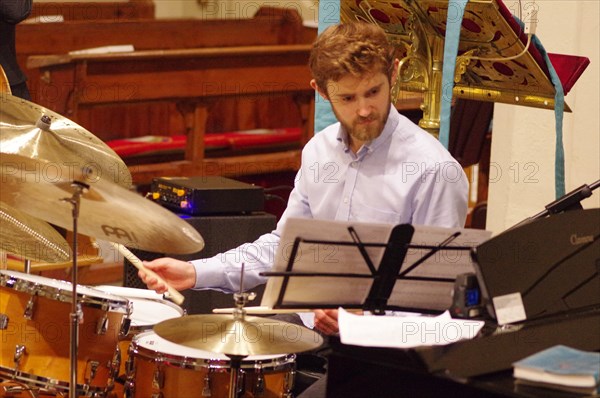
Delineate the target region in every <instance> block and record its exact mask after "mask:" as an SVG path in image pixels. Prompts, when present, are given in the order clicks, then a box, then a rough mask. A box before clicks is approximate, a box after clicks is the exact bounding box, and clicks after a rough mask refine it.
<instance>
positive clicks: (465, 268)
mask: <svg viewBox="0 0 600 398" xmlns="http://www.w3.org/2000/svg"><path fill="white" fill-rule="evenodd" d="M288 227H290V228H288ZM370 227H372V228H373V229H370ZM329 228H333V229H335V230H336V233H334V234H332V236H336V237H338V238H339V239H337V238H334V239H322V238H319V236H323V235H324V236H327V235H328V234H329V233H328V231H329ZM361 229H362V230H363V232H365V233H364V234H363V237H362V238H361V236H360V234H359V231H360V230H361ZM322 231H325V232H322ZM344 233H345V234H346V237H345V238H344V237H343V234H344ZM367 234H371V236H372V237H374V239H375V240H374V241H366V240H365V237H366V235H367ZM311 236H315V238H311ZM428 236H429V238H427V237H428ZM488 237H489V233H488V232H487V231H481V230H465V229H457V228H454V229H451V228H439V227H421V226H413V225H410V224H400V225H383V224H379V225H377V224H367V223H342V222H337V221H321V220H303V219H290V220H288V223H287V224H286V230H284V233H283V234H282V241H281V243H280V249H279V251H278V255H279V257H278V258H277V259H276V262H275V267H274V268H275V270H274V271H272V272H264V273H262V274H261V275H263V276H268V277H270V279H269V281H268V283H267V289H266V291H265V296H263V302H262V304H261V306H265V307H272V308H274V309H300V308H301V309H316V308H338V307H344V308H348V309H363V310H366V311H371V312H372V313H374V314H384V313H385V311H386V310H404V311H418V312H423V313H439V312H443V311H444V310H446V309H448V308H449V307H450V305H451V301H452V297H451V292H452V288H453V286H454V282H455V280H456V276H457V275H458V274H461V273H464V272H474V269H473V268H472V263H471V261H472V260H471V256H470V252H471V251H472V249H473V248H474V247H475V246H476V244H478V243H481V242H483V241H484V240H486V239H487V238H488ZM422 239H425V241H426V243H425V244H420V243H418V241H420V240H422ZM467 242H468V243H467ZM289 244H291V246H289ZM303 245H309V247H310V250H308V252H309V254H310V256H307V254H306V252H304V253H303V252H302V247H303ZM311 245H312V247H311ZM287 248H290V251H289V253H290V254H289V256H288V257H287V259H284V256H283V252H284V251H286V250H287ZM305 249H306V246H305ZM319 250H325V251H328V252H329V253H330V254H332V253H338V254H339V259H337V260H341V261H344V262H347V263H344V264H345V265H342V267H344V266H346V265H347V268H348V272H342V271H340V270H339V268H340V266H339V263H340V261H338V262H335V261H331V262H330V263H329V264H324V265H325V267H327V268H329V270H327V269H326V270H323V266H322V265H319V264H318V263H319V261H313V260H314V259H315V258H316V256H313V255H312V254H313V253H315V252H317V251H319ZM342 250H343V252H342ZM445 251H453V252H462V253H465V256H464V260H467V262H468V263H467V264H462V265H459V266H456V267H453V265H455V264H452V263H451V262H448V261H446V258H445V257H444V256H438V257H437V258H436V255H437V254H440V253H441V252H445ZM325 257H330V260H333V257H334V256H333V255H329V256H325ZM321 258H322V256H320V257H319V259H321ZM451 258H453V259H456V256H452V257H451ZM432 262H433V263H437V264H434V265H436V266H437V267H442V268H446V269H445V271H444V272H435V270H432V269H430V270H427V269H426V268H427V264H429V265H431V263H432ZM334 264H336V265H338V266H337V267H336V266H335V265H334ZM375 264H378V266H376V265H375ZM315 265H316V266H317V267H321V268H320V269H318V270H317V269H316V268H315ZM277 268H279V269H277ZM335 268H338V269H337V270H336V269H335ZM438 269H440V268H438ZM417 270H421V271H424V272H421V274H419V273H418V272H416V271H417ZM432 271H433V272H432ZM306 278H311V279H313V280H315V281H317V282H318V281H319V279H320V280H321V283H325V284H327V283H328V282H331V285H328V287H329V288H328V289H327V291H323V290H325V289H317V288H316V285H313V286H311V282H308V283H307V281H308V279H306ZM329 278H332V279H329ZM295 280H304V283H302V282H300V283H299V284H296V285H295V286H294V285H293V282H294V281H295ZM340 281H346V283H338V282H340ZM317 284H318V283H317ZM415 284H416V285H418V289H419V290H420V297H421V298H422V299H423V300H420V301H419V300H417V301H412V302H409V301H406V300H404V299H403V298H402V290H404V288H406V287H408V286H413V285H415ZM334 286H335V289H333V287H334ZM440 286H442V291H443V293H442V294H441V296H443V299H442V300H439V297H440V293H439V287H440ZM322 287H323V286H322V285H321V288H322ZM313 288H314V289H313ZM307 290H309V291H310V292H307ZM446 293H447V294H446ZM309 296H310V297H309ZM342 297H343V298H342ZM429 298H431V299H429Z"/></svg>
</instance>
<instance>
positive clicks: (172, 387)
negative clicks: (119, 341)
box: [125, 331, 296, 398]
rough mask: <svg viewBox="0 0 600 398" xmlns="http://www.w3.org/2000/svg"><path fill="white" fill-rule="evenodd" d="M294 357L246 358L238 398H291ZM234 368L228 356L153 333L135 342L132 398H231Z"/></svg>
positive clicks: (130, 371) (129, 376) (129, 388)
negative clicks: (230, 380) (183, 344)
mask: <svg viewBox="0 0 600 398" xmlns="http://www.w3.org/2000/svg"><path fill="white" fill-rule="evenodd" d="M295 358H296V357H295V355H293V354H289V355H256V356H249V357H246V358H244V360H243V361H242V365H241V368H240V370H239V371H240V376H239V377H238V384H239V387H238V394H237V395H236V396H237V397H244V398H254V397H264V398H281V397H291V396H292V395H291V391H292V388H293V386H294V375H295V365H296V364H295ZM229 379H230V364H229V358H227V356H226V355H223V354H217V353H212V352H207V351H202V350H198V349H194V348H188V347H185V346H182V345H179V344H175V343H171V342H170V341H167V340H165V339H163V338H162V337H160V336H158V335H157V334H156V333H155V332H153V331H149V332H146V333H142V334H139V335H137V336H135V337H134V338H133V341H132V342H131V347H130V352H129V363H128V365H127V384H126V388H125V390H126V396H127V397H131V398H147V397H163V398H184V397H190V398H191V397H197V398H200V397H213V398H228V397H229V396H230V395H229Z"/></svg>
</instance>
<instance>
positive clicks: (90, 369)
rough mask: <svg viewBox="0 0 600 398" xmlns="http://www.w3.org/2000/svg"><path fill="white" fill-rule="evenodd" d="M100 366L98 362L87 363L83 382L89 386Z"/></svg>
mask: <svg viewBox="0 0 600 398" xmlns="http://www.w3.org/2000/svg"><path fill="white" fill-rule="evenodd" d="M99 366H100V362H98V361H90V360H88V361H87V364H86V366H85V376H84V378H85V382H86V383H87V384H90V383H91V382H92V380H94V378H95V377H96V372H97V371H98V367H99Z"/></svg>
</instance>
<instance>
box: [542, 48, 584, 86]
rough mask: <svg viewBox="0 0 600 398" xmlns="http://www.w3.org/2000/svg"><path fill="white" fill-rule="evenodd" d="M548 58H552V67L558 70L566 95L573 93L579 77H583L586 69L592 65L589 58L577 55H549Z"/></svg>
mask: <svg viewBox="0 0 600 398" xmlns="http://www.w3.org/2000/svg"><path fill="white" fill-rule="evenodd" d="M548 58H550V62H552V66H554V70H556V74H557V75H558V78H559V79H560V82H561V84H562V86H563V91H564V93H565V95H567V94H568V92H569V91H571V88H573V85H574V84H575V82H576V81H577V79H579V76H581V74H582V73H583V71H584V70H585V68H587V66H588V65H589V64H590V59H589V58H587V57H579V56H576V55H566V54H552V53H548Z"/></svg>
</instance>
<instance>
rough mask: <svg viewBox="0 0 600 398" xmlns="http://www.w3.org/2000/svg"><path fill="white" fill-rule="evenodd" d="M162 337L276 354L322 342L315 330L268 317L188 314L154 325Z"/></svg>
mask: <svg viewBox="0 0 600 398" xmlns="http://www.w3.org/2000/svg"><path fill="white" fill-rule="evenodd" d="M154 331H155V332H156V334H158V335H159V336H160V337H162V338H163V339H165V340H168V341H171V342H173V343H176V344H180V345H183V346H186V347H191V348H196V349H200V350H204V351H211V352H217V353H221V354H226V355H235V356H243V357H245V356H249V355H270V354H272V355H275V354H292V353H297V352H303V351H309V350H313V349H315V348H318V347H319V346H320V345H321V344H323V338H322V337H321V336H320V335H319V334H317V333H316V332H314V331H312V330H310V329H307V328H305V327H302V326H299V325H295V324H293V323H288V322H283V321H279V320H275V319H271V318H261V317H252V316H246V317H244V318H243V319H234V317H232V316H231V315H214V314H207V315H188V316H185V317H181V318H177V319H168V320H166V321H162V322H160V323H158V324H157V325H155V326H154Z"/></svg>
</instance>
